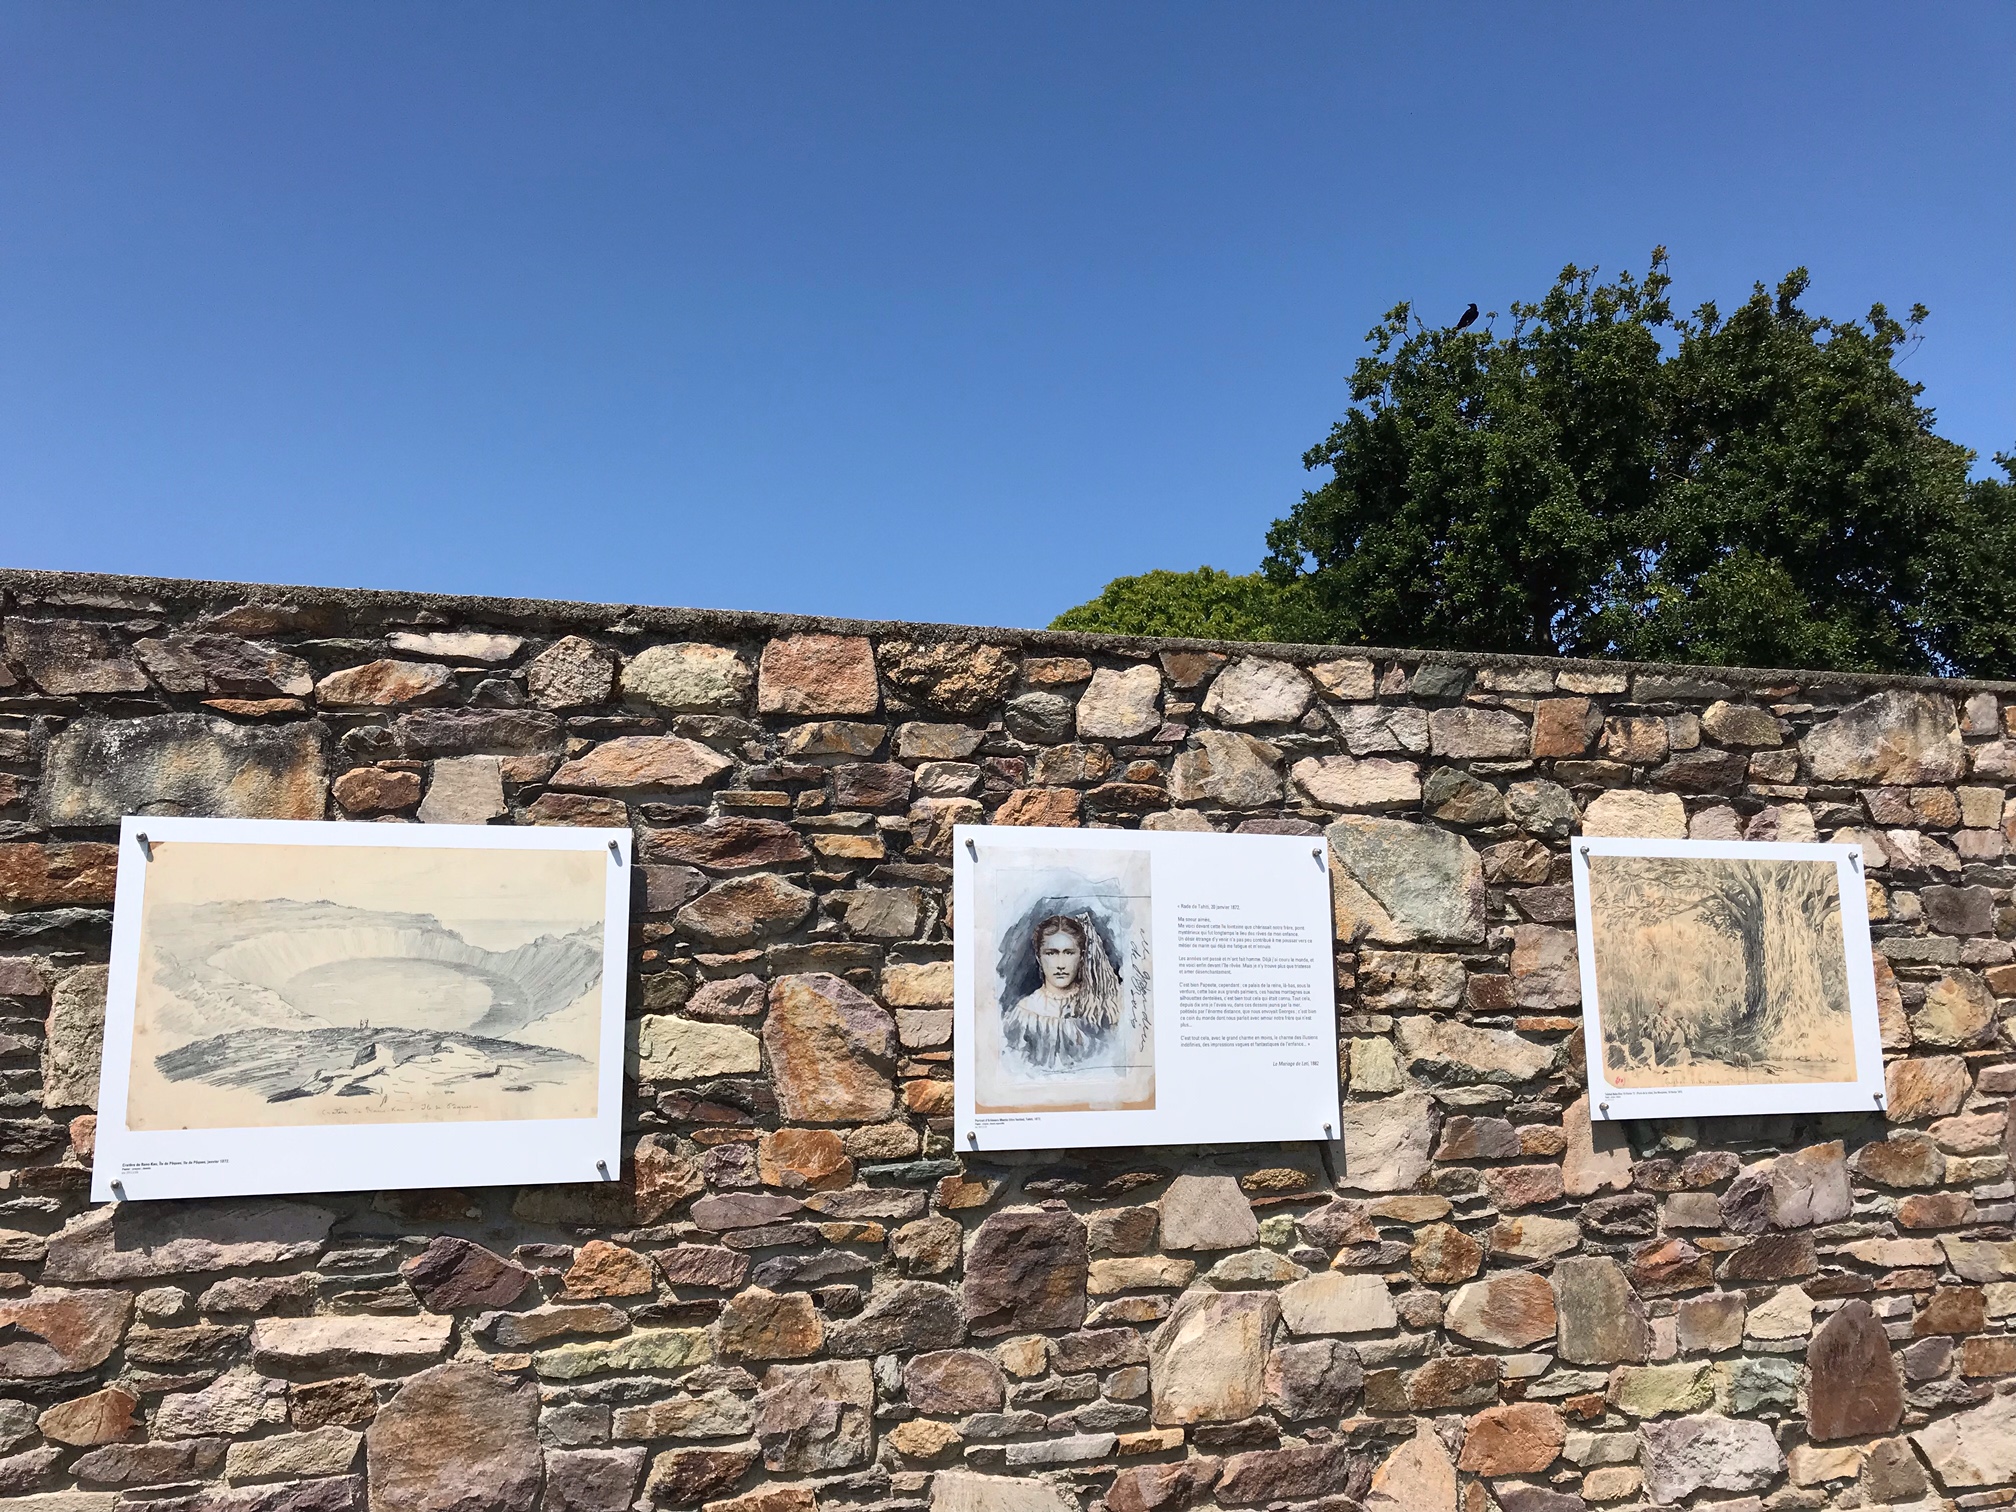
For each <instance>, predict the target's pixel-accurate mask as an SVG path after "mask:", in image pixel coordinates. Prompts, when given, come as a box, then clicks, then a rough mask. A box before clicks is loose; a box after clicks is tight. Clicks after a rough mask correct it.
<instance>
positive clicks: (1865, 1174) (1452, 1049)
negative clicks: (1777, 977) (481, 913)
mask: <svg viewBox="0 0 2016 1512" xmlns="http://www.w3.org/2000/svg"><path fill="white" fill-rule="evenodd" d="M0 594H4V600H0V614H4V626H0V631H4V655H0V1057H4V1059H0V1095H4V1107H0V1168H4V1171H0V1182H4V1192H0V1270H4V1274H0V1501H5V1502H6V1504H7V1505H9V1506H13V1507H26V1508H32V1509H40V1512H58V1509H61V1512H86V1509H91V1512H97V1509H106V1508H112V1507H114V1506H125V1505H129V1504H130V1505H133V1506H136V1507H137V1506H146V1507H153V1508H160V1509H164V1512H166V1509H175V1512H185V1509H186V1512H195V1509H213V1508H214V1509H238V1512H280V1509H297V1512H346V1509H352V1508H360V1509H361V1508H363V1507H365V1506H367V1505H368V1506H369V1507H371V1508H373V1509H381V1512H392V1509H427V1512H479V1509H484V1508H509V1509H530V1508H534V1507H543V1508H547V1509H552V1512H605V1509H606V1512H613V1509H617V1508H622V1507H626V1506H630V1505H633V1504H636V1503H641V1504H643V1505H646V1506H651V1507H662V1508H688V1507H703V1508H711V1509H713V1512H814V1509H815V1508H824V1509H827V1512H840V1509H850V1508H859V1509H864V1512H865V1509H890V1512H895V1509H910V1508H920V1509H921V1508H924V1507H926V1506H928V1507H929V1508H930V1509H931V1512H1098V1509H1099V1508H1100V1507H1102V1506H1103V1507H1105V1508H1107V1509H1110V1512H1180V1509H1184V1508H1188V1507H1193V1506H1217V1507H1222V1508H1248V1507H1255V1508H1257V1507H1269V1508H1272V1507H1276V1506H1281V1505H1303V1504H1307V1505H1309V1506H1310V1507H1311V1508H1312V1509H1314V1508H1316V1507H1320V1508H1321V1509H1322V1512H1351V1509H1353V1508H1365V1509H1374V1508H1376V1509H1382V1512H1453V1509H1456V1508H1459V1507H1460V1508H1462V1509H1464V1512H1488V1509H1489V1508H1491V1507H1492V1506H1494V1504H1495V1505H1496V1506H1497V1507H1499V1508H1501V1509H1502V1512H1571V1509H1575V1508H1582V1507H1585V1506H1588V1507H1597V1508H1613V1507H1643V1506H1652V1505H1657V1506H1676V1507H1677V1506H1703V1505H1714V1506H1717V1507H1719V1508H1721V1509H1723V1512H1738V1509H1742V1508H1753V1509H1754V1508H1759V1507H1774V1508H1776V1507H1822V1506H1830V1507H1854V1506H1862V1507H1868V1506H1892V1505H1905V1506H1912V1505H1920V1504H1922V1505H1924V1506H1927V1507H1955V1506H1984V1505H2003V1504H2006V1503H2008V1502H2010V1501H2011V1499H2012V1493H2011V1491H2010V1490H2009V1489H2007V1488H2008V1487H2009V1486H2010V1485H2011V1484H2012V1482H2016V1394H2007V1393H2009V1391H2010V1388H2011V1387H2012V1386H2016V1330H2012V1329H2011V1327H2010V1322H2011V1319H2012V1318H2016V1238H2012V1228H2011V1220H2012V1216H2016V1208H2012V1186H2011V1182H2010V1177H2009V1166H2008V1160H2009V1147H2010V1142H2011V1141H2010V1109H2011V1108H2012V1107H2016V1104H2012V1102H2011V1101H2010V1096H2011V1094H2012V1092H2016V1054H2012V1042H2011V1037H2010V1033H2009V1031H2008V1029H2007V1028H2006V1027H2005V1020H2006V1018H2007V1016H2008V1015H2009V1014H2010V1013H2011V1012H2012V1009H2016V963H2012V953H2011V947H2010V944H2009V939H2010V938H2012V937H2016V905H2012V897H2011V890H2010V889H2011V884H2012V882H2016V871H2012V869H2011V868H2010V866H2009V865H2008V863H2007V862H2006V861H2005V850H2006V848H2007V846H2008V845H2009V843H2010V839H2011V836H2012V834H2016V807H2012V806H2011V805H2010V804H2009V796H2010V783H2011V781H2012V779H2016V739H2011V738H2010V737H2009V735H2008V724H2007V723H2005V721H2012V722H2016V686H2012V685H1990V684H1958V683H1955V684H1944V685H1942V684H1938V683H1933V682H1929V681H1924V680H1918V681H1912V680H1900V679H1891V680H1882V679H1868V678H1848V677H1815V676H1801V675H1798V674H1792V673H1737V672H1701V671H1688V670H1686V669H1675V668H1655V667H1628V666H1608V665H1597V664H1589V663H1580V664H1576V663H1566V662H1540V661H1533V660H1524V659H1516V658H1511V659H1508V658H1479V657H1472V658H1464V657H1455V656H1433V655H1419V654H1408V653H1403V652H1371V653H1366V652H1344V651H1338V650H1335V649H1331V650H1323V649H1321V648H1313V647H1247V648H1239V647H1213V646H1207V645H1201V644H1197V643H1174V642H1164V643H1150V642H1144V641H1129V640H1117V639H1099V638H1092V637H1084V636H1069V635H1054V634H1032V633H1024V632H1007V631H972V630H967V631H960V630H956V629H948V628H945V627H921V626H903V625H861V624H840V623H831V622H814V621H807V620H797V619H789V618H784V617H765V616H755V615H726V614H718V615H707V614H692V613H681V612H675V611H662V610H645V609H638V608H619V607H607V606H603V607H597V606H590V605H566V604H537V603H525V602H515V601H514V602H501V601H480V600H460V599H442V598H427V597H420V596H405V595H397V594H343V593H330V592H319V591H308V590H288V589H269V588H248V587H243V586H231V585H222V584H197V583H172V582H160V581H152V580H135V579H104V578H85V577H68V576H61V575H49V574H33V573H10V574H0ZM134 811H138V812H152V813H190V814H230V815H253V816H262V815H263V816H279V817H286V818H296V819H299V818H317V819H328V820H331V821H334V822H361V821H379V822H395V823H408V822H415V821H418V822H433V823H494V824H555V823H561V824H585V825H626V826H630V827H632V828H633V829H634V832H635V834H636V837H637V843H638V856H639V861H640V863H641V864H640V865H639V867H638V868H637V878H638V883H637V896H636V904H635V927H634V933H633V950H634V968H635V977H634V981H633V983H632V987H631V993H630V1013H631V1016H632V1019H633V1020H634V1023H633V1046H634V1066H633V1075H634V1078H635V1080H634V1081H633V1084H632V1085H631V1087H630V1088H629V1091H628V1096H627V1100H626V1107H625V1114H626V1117H625V1122H626V1126H627V1130H628V1132H627V1134H626V1157H625V1161H624V1168H623V1173H622V1180H621V1182H620V1184H615V1185H605V1186H600V1187H596V1186H583V1187H578V1188H575V1187H561V1188H555V1187H534V1188H524V1189H516V1190H514V1189H484V1190H474V1191H419V1192H387V1193H376V1194H373V1193H337V1194H330V1195H327V1196H318V1197H313V1198H299V1199H297V1198H287V1199H273V1200H246V1201H233V1202H219V1203H202V1204H196V1203H160V1204H137V1205H134V1206H132V1207H130V1208H123V1209H119V1208H110V1207H94V1206H92V1205H91V1204H90V1202H89V1201H88V1200H87V1180H86V1174H87V1166H88V1162H89V1160H90V1154H91V1147H92V1134H93V1116H92V1112H91V1105H92V1102H93V1099H94V1097H95V1095H96V1087H97V1064H96V1061H97V1034H98V1026H99V1018H100V1014H101V1012H102V1000H103V982H104V967H103V964H102V963H103V962H104V960H105V958H106V952H107V948H108V944H109V929H110V921H109V914H108V912H107V908H108V905H109V903H110V901H111V898H112V888H113V874H114V848H113V845H112V841H113V839H114V837H115V833H116V829H115V826H116V823H117V820H118V817H119V815H120V814H121V813H123V812H134ZM2005 812H2006V813H2007V814H2009V815H2010V816H2011V817H2005ZM981 819H989V820H992V821H993V822H995V823H1046V824H1096V825H1110V826H1120V827H1130V826H1135V825H1140V826H1143V827H1150V828H1184V829H1215V830H1240V829H1243V830H1248V831H1256V830H1257V831H1266V832H1275V833H1279V832H1283V831H1286V832H1291V833H1298V834H1302V833H1306V834H1315V833H1317V832H1318V831H1325V832H1327V833H1328V835H1329V837H1330V843H1331V846H1332V848H1333V852H1334V854H1335V856H1336V859H1337V868H1336V871H1337V873H1338V874H1339V875H1340V876H1346V877H1349V878H1350V879H1351V882H1352V885H1351V886H1350V887H1348V888H1344V887H1340V900H1341V906H1340V908H1339V938H1338V941H1337V956H1336V962H1337V982H1338V988H1339V992H1338V1003H1339V1007H1338V1015H1339V1032H1340V1041H1341V1043H1342V1045H1343V1047H1344V1056H1343V1063H1342V1064H1341V1065H1340V1068H1339V1074H1340V1077H1342V1078H1343V1080H1344V1083H1345V1086H1346V1095H1347V1101H1346V1104H1345V1106H1346V1110H1347V1111H1346V1114H1345V1123H1344V1130H1343V1133H1344V1138H1343V1139H1342V1140H1341V1141H1340V1142H1339V1143H1338V1144H1337V1145H1335V1146H1331V1147H1327V1148H1326V1147H1321V1146H1317V1145H1313V1144H1287V1145H1279V1146H1237V1147H1228V1148H1218V1149H1129V1150H1099V1151H1085V1152H1078V1153H1074V1154H1066V1155H1061V1156H1060V1155H1057V1154H1042V1155H1030V1156H1027V1157H1017V1156H992V1155H990V1156H987V1157H985V1158H977V1157H976V1158H963V1157H961V1156H960V1155H959V1154H958V1153H957V1152H955V1151H954V1150H953V1149H952V1148H951V1144H950V1139H949V1137H948V1130H949V1123H950V1120H949V1113H950V1107H951V1083H950V1081H949V1079H948V1078H949V1074H950V1069H949V1042H950V1037H951V1025H950V1013H949V1011H948V1004H949V1000H950V994H951V975H950V967H949V961H950V956H951V944H950V931H951V928H952V922H953V921H952V920H951V918H950V917H949V910H948V892H947V883H948V880H949V875H950V874H949V867H948V863H949V841H950V833H951V826H952V825H953V824H954V823H957V822H960V821H967V820H981ZM1578 829H1579V830H1581V831H1582V832H1585V833H1590V834H1620V833H1631V834H1656V835H1682V834H1693V835H1697V836H1720V837H1732V836H1752V837H1761V838H1782V839H1798V838H1811V837H1814V836H1816V835H1817V836H1820V837H1822V838H1826V839H1837V838H1846V837H1849V836H1853V837H1855V838H1857V839H1859V840H1860V842H1861V843H1862V845H1863V846H1864V847H1865V852H1866V855H1867V857H1868V862H1869V870H1870V874H1871V880H1870V883H1869V898H1870V903H1871V914H1872V917H1873V918H1874V920H1875V921H1876V922H1875V929H1876V933H1877V936H1878V944H1877V950H1878V954H1877V970H1878V982H1879V985H1880V990H1881V995H1882V999H1883V1010H1884V1041H1885V1045H1886V1048H1887V1052H1888V1054H1889V1055H1890V1057H1891V1060H1890V1064H1889V1067H1888V1072H1889V1075H1888V1082H1889V1094H1888V1116H1887V1118H1886V1117H1884V1116H1883V1115H1881V1114H1879V1113H1876V1112H1874V1111H1872V1112H1871V1113H1870V1114H1868V1115H1854V1116H1835V1117H1805V1118H1777V1119H1742V1120H1723V1121H1703V1122H1698V1123H1697V1122H1672V1123H1661V1124H1650V1123H1648V1124H1635V1125H1631V1126H1629V1127H1628V1128H1627V1129H1625V1130H1624V1131H1622V1134H1621V1135H1619V1134H1618V1133H1617V1132H1616V1130H1615V1126H1606V1127H1604V1128H1602V1129H1599V1130H1598V1131H1597V1132H1596V1133H1595V1134H1594V1135H1592V1131H1591V1128H1590V1123H1589V1118H1588V1112H1587V1104H1586V1101H1585V1100H1584V1098H1583V1096H1582V1089H1581V1088H1582V1080H1583V1077H1582V1065H1581V1061H1580V1056H1581V1038H1580V1033H1579V1024H1580V1021H1579V1018H1578V987H1577V978H1576V973H1575V969H1574V963H1575V949H1574V936H1573V931H1572V923H1573V919H1572V907H1571V903H1570V896H1569V889H1568V886H1567V879H1568V865H1567V855H1566V845H1567V842H1568V838H1569V836H1571V835H1572V834H1574V833H1576V832H1577V831H1578ZM1424 884H1425V885H1424ZM1626 1137H1628V1140H1629V1142H1628V1143H1626V1142H1625V1140H1626ZM1997 1488H2001V1489H1997Z"/></svg>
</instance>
